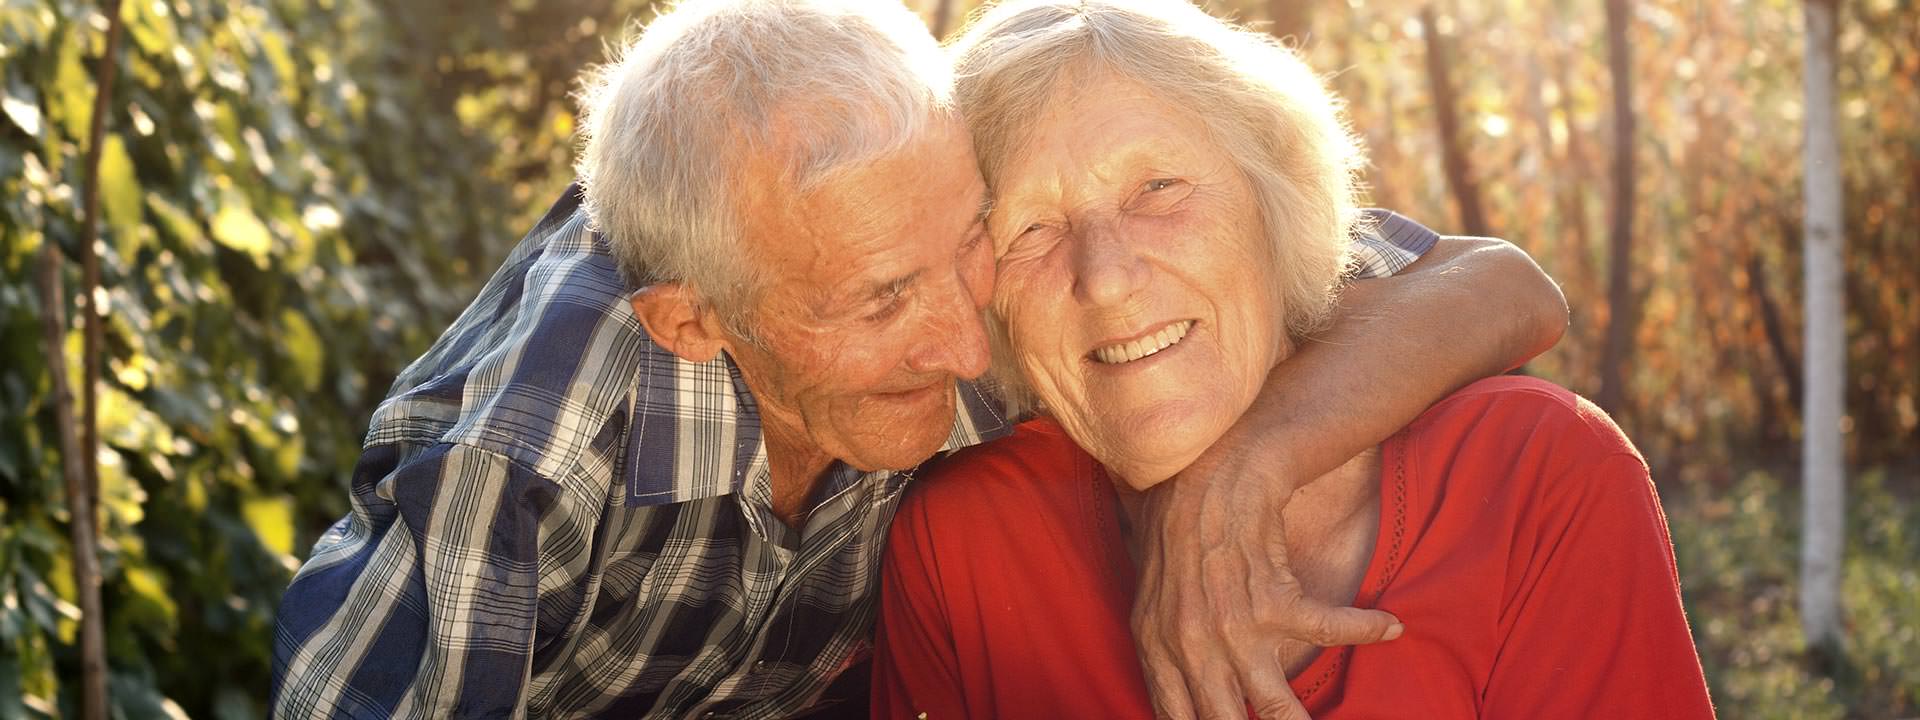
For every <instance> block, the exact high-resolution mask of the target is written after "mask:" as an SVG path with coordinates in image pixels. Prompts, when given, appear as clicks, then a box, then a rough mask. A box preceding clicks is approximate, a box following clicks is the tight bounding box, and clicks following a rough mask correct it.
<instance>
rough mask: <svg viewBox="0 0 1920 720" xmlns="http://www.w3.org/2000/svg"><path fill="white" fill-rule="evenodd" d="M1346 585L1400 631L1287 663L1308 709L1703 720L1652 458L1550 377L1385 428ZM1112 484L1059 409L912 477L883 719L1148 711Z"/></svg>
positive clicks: (895, 553)
mask: <svg viewBox="0 0 1920 720" xmlns="http://www.w3.org/2000/svg"><path fill="white" fill-rule="evenodd" d="M1381 473H1382V477H1381V483H1380V530H1379V536H1378V538H1377V541H1376V544H1375V546H1374V552H1373V557H1372V559H1371V561H1370V563H1369V565H1368V567H1367V570H1366V575H1365V578H1364V579H1363V580H1362V582H1361V586H1360V592H1359V595H1358V596H1357V597H1356V598H1354V604H1355V605H1357V606H1360V607H1377V608H1381V609H1384V610H1387V611H1390V612H1392V613H1394V614H1395V615H1396V616H1398V617H1399V618H1400V620H1401V621H1402V622H1404V623H1405V625H1406V634H1405V635H1403V636H1401V637H1400V638H1399V639H1397V640H1394V641H1391V642H1386V643H1380V644H1375V645H1367V646H1362V647H1347V648H1330V649H1327V650H1325V651H1322V652H1321V653H1320V655H1319V656H1318V657H1317V658H1315V659H1314V661H1313V662H1312V663H1311V664H1310V665H1309V666H1308V667H1307V668H1306V669H1305V670H1304V671H1302V672H1301V673H1299V674H1298V675H1297V676H1296V677H1294V678H1293V679H1292V684H1293V690H1294V692H1295V693H1297V694H1298V695H1299V696H1300V699H1301V701H1302V702H1304V703H1305V704H1306V707H1307V710H1308V712H1309V713H1311V714H1312V715H1313V717H1315V718H1317V719H1319V720H1338V719H1339V718H1407V717H1419V718H1477V717H1485V718H1570V717H1596V718H1599V717H1604V718H1653V717H1657V718H1710V717H1712V716H1713V709H1712V706H1711V705H1710V704H1709V702H1708V698H1707V688H1706V682H1705V679H1704V678H1703V676H1702V675H1701V672H1700V661H1699V658H1698V656H1697V654H1696V651H1695V650H1694V647H1693V640H1692V637H1691V636H1690V635H1689V633H1688V629H1687V620H1686V616H1685V614H1684V613H1683V611H1682V609H1681V603H1680V585H1679V579H1678V575H1677V573H1676V572H1675V569H1674V564H1673V548H1672V543H1671V541H1670V540H1669V538H1668V535H1667V526H1666V518H1665V515H1663V514H1662V513H1661V510H1660V501H1659V497H1658V496H1657V495H1656V494H1655V492H1654V488H1653V485H1652V483H1651V481H1650V480H1649V479H1648V475H1647V468H1646V464H1645V463H1644V462H1643V461H1642V460H1641V458H1640V456H1639V454H1638V452H1636V451H1635V450H1634V448H1633V446H1632V444H1631V443H1629V442H1628V441H1627V439H1626V437H1625V436H1624V435H1622V434H1621V432H1620V429H1619V428H1618V427H1616V426H1615V425H1614V424H1613V422H1612V421H1611V420H1609V419H1608V418H1607V417H1606V415H1604V414H1603V413H1601V412H1600V410H1599V409H1598V408H1596V407H1594V406H1593V405H1592V404H1591V403H1588V402H1587V401H1586V400H1584V399H1582V398H1580V397H1579V396H1576V395H1574V394H1573V393H1571V392H1569V391H1567V390H1565V389H1562V388H1560V387H1557V386H1554V385H1552V384H1549V383H1546V382H1542V381H1539V380H1534V379H1529V378H1515V377H1503V378H1494V379H1491V380H1484V381H1481V382H1478V383H1475V384H1474V385H1471V386H1469V387H1467V388H1466V389H1464V390H1461V391H1460V392H1458V393H1455V394H1454V395H1452V396H1451V397H1448V398H1447V399H1445V400H1443V401H1441V402H1440V403H1439V404H1437V405H1435V406H1434V407H1433V408H1432V409H1430V410H1428V411H1427V413H1426V414H1424V415H1422V416H1421V417H1420V418H1418V419H1417V420H1415V421H1414V422H1413V423H1412V424H1410V425H1408V426H1407V427H1406V428H1405V429H1403V430H1401V432H1400V433H1399V434H1397V435H1394V436H1393V437H1392V438H1389V439H1388V440H1387V441H1386V442H1385V443H1384V444H1383V445H1382V446H1381ZM1118 512H1119V508H1118V504H1117V502H1116V499H1115V495H1114V490H1113V486H1112V484H1111V482H1109V481H1108V480H1107V479H1106V478H1105V476H1104V473H1102V472H1101V471H1100V470H1099V468H1098V466H1097V465H1096V464H1095V463H1094V461H1093V459H1092V458H1091V457H1089V456H1088V455H1087V454H1086V453H1085V452H1083V451H1081V450H1080V449H1079V448H1078V447H1076V446H1075V445H1074V444H1073V442H1072V440H1071V439H1069V438H1067V436H1066V435H1065V434H1064V433H1063V432H1062V431H1061V430H1060V429H1059V426H1058V425H1056V424H1054V423H1053V422H1052V421H1050V420H1045V419H1042V420H1036V421H1032V422H1028V423H1025V424H1023V425H1021V426H1020V428H1019V429H1018V431H1017V432H1016V433H1015V434H1014V435H1013V436H1012V437H1009V438H1005V439H1002V440H1000V441H996V442H993V443H989V444H987V445H984V446H980V447H976V448H973V449H970V450H968V451H964V452H961V453H959V454H957V455H955V456H954V457H952V458H950V459H948V460H947V461H945V462H943V463H941V464H939V465H938V466H937V467H936V468H935V469H933V470H932V471H931V473H930V474H929V475H928V476H927V477H926V478H925V479H924V480H922V481H921V482H920V483H919V484H918V486H917V487H915V488H914V489H913V490H912V491H911V495H910V496H909V497H908V498H907V499H906V500H905V501H903V503H902V505H901V507H900V511H899V514H898V516H897V517H896V518H895V520H894V523H893V528H892V532H891V536H890V539H889V542H888V545H887V549H886V569H885V572H884V574H883V578H882V581H881V582H882V592H881V601H880V629H879V634H878V636H877V642H878V654H877V656H876V658H875V663H874V670H875V676H874V684H873V694H874V695H873V697H874V703H873V711H874V714H875V717H885V718H894V717H915V716H917V715H918V714H919V713H922V712H926V713H928V717H929V718H933V719H938V720H948V719H949V718H961V717H974V718H986V717H1001V718H1017V717H1036V718H1052V717H1103V718H1129V717H1131V718H1150V717H1152V711H1151V705H1150V704H1149V702H1150V701H1149V700H1148V696H1147V689H1146V684H1145V682H1144V680H1143V678H1142V675H1141V672H1140V667H1139V661H1138V659H1137V656H1136V655H1135V652H1134V647H1133V640H1132V635H1131V631H1130V630H1129V628H1128V613H1129V610H1130V608H1131V606H1132V598H1133V590H1134V582H1135V578H1134V567H1133V565H1132V561H1131V560H1130V559H1129V558H1128V556H1127V552H1126V543H1125V538H1124V537H1123V536H1122V535H1121V529H1120V524H1119V522H1118Z"/></svg>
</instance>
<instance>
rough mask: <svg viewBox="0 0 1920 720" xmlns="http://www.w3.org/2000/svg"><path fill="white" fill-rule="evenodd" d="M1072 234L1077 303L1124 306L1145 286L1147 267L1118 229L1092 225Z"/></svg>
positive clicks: (1107, 224) (1107, 225)
mask: <svg viewBox="0 0 1920 720" xmlns="http://www.w3.org/2000/svg"><path fill="white" fill-rule="evenodd" d="M1074 233H1075V237H1074V238H1073V242H1074V245H1075V247H1074V258H1073V261H1074V283H1073V284H1074V295H1075V296H1076V297H1077V298H1078V299H1079V300H1080V301H1081V302H1084V303H1087V304H1089V305H1112V304H1115V303H1120V302H1125V301H1126V300H1127V299H1128V298H1130V297H1133V294H1134V293H1136V292H1139V290H1140V289H1141V288H1142V287H1144V286H1145V285H1146V283H1147V275H1148V272H1149V271H1148V269H1147V265H1146V263H1145V262H1144V261H1142V259H1141V257H1140V254H1139V253H1138V252H1136V251H1135V248H1134V247H1132V246H1131V244H1130V243H1128V242H1127V238H1126V237H1125V235H1124V234H1123V233H1121V232H1120V231H1119V228H1116V227H1114V226H1113V224H1111V223H1094V224H1090V225H1088V226H1086V227H1084V228H1075V229H1074Z"/></svg>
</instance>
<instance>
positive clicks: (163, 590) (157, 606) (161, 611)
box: [121, 565, 180, 628]
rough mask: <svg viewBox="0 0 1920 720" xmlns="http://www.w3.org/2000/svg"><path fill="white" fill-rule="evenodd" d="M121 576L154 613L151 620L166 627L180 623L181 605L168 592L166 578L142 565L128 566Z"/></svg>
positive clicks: (135, 596)
mask: <svg viewBox="0 0 1920 720" xmlns="http://www.w3.org/2000/svg"><path fill="white" fill-rule="evenodd" d="M121 577H123V578H124V579H125V580H126V581H127V590H128V591H130V592H132V593H133V596H134V598H136V599H137V600H138V601H139V602H140V603H142V604H143V606H144V609H145V610H147V611H150V612H152V613H153V614H154V617H152V618H149V619H150V620H153V621H156V622H157V623H159V624H161V625H162V626H163V627H165V628H172V627H173V626H175V625H177V624H178V618H179V616H180V607H179V605H178V604H177V603H175V602H174V600H173V595H172V594H171V593H169V592H167V581H166V578H164V577H161V576H160V574H159V573H157V572H154V570H153V569H152V568H149V567H145V566H140V565H129V566H127V568H126V571H125V573H124V574H123V575H122V576H121Z"/></svg>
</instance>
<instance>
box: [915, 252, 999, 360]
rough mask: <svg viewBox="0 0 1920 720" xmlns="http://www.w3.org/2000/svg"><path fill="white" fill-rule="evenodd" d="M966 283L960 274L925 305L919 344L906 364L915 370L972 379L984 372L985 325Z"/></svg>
mask: <svg viewBox="0 0 1920 720" xmlns="http://www.w3.org/2000/svg"><path fill="white" fill-rule="evenodd" d="M969 284H970V283H968V282H967V281H966V280H965V279H963V278H959V277H955V278H954V279H953V280H952V281H949V282H947V283H943V284H942V287H941V288H940V290H939V292H938V293H937V294H938V296H939V297H938V298H937V299H935V300H934V302H933V307H931V308H928V313H927V315H928V317H927V321H926V323H927V324H926V327H925V328H924V329H923V332H922V335H921V337H920V340H919V345H918V346H917V347H915V348H914V350H913V353H912V354H911V355H909V356H908V357H907V367H909V368H911V369H912V370H913V371H914V372H920V373H936V372H937V373H945V374H949V375H953V376H956V377H961V378H968V379H971V378H976V377H979V376H980V375H981V374H983V373H985V372H986V371H987V362H988V358H989V354H988V351H987V328H986V326H985V325H984V324H982V321H981V317H980V305H979V303H978V302H976V301H975V299H974V297H973V296H974V293H973V292H972V288H969V287H968V285H969Z"/></svg>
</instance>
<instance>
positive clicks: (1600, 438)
mask: <svg viewBox="0 0 1920 720" xmlns="http://www.w3.org/2000/svg"><path fill="white" fill-rule="evenodd" d="M1402 434H1403V435H1404V436H1406V438H1407V439H1408V440H1409V441H1412V442H1413V443H1414V444H1416V445H1442V446H1448V447H1455V448H1471V449H1475V450H1481V451H1488V452H1500V453H1502V454H1517V453H1521V452H1524V451H1533V452H1550V453H1555V454H1557V455H1559V456H1560V457H1561V458H1562V459H1568V460H1572V459H1576V458H1578V459H1594V460H1599V459H1604V458H1605V457H1607V456H1610V455H1616V454H1624V455H1631V456H1633V457H1634V458H1636V459H1638V458H1639V457H1640V453H1639V451H1638V450H1637V449H1635V448H1634V446H1633V443H1632V441H1630V440H1628V439H1627V436H1626V433H1624V432H1622V431H1621V430H1620V426H1619V425H1616V424H1614V422H1613V418H1611V417H1608V416H1607V413H1606V412H1605V411H1603V410H1601V409H1600V408H1599V406H1597V405H1594V404H1593V403H1592V402H1591V401H1589V400H1587V399H1586V398H1584V397H1581V396H1580V395H1579V394H1578V393H1575V392H1573V391H1572V390H1568V389H1567V388H1564V387H1561V386H1559V385H1556V384H1554V383H1551V382H1548V381H1546V380H1541V379H1539V378H1532V377H1524V376H1515V375H1502V376H1499V377H1492V378H1487V379H1485V380H1480V381H1478V382H1475V383H1473V384H1470V385H1468V386H1466V387H1464V388H1461V389H1460V390H1458V391H1455V392H1454V393H1453V394H1452V395H1449V396H1447V397H1446V398H1444V399H1442V400H1441V401H1440V402H1438V403H1435V404H1434V405H1433V407H1431V408H1428V410H1427V411H1426V412H1425V413H1423V414H1422V415H1421V416H1420V417H1419V418H1417V419H1416V420H1414V421H1413V422H1412V423H1410V424H1409V425H1408V426H1407V428H1406V430H1404V431H1403V432H1402Z"/></svg>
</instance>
